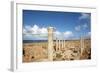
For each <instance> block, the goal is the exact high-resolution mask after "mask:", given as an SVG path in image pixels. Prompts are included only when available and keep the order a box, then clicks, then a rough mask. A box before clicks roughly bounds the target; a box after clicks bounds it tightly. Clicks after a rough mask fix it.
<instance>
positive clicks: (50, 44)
mask: <svg viewBox="0 0 100 73" xmlns="http://www.w3.org/2000/svg"><path fill="white" fill-rule="evenodd" d="M48 59H49V61H52V60H53V27H49V28H48Z"/></svg>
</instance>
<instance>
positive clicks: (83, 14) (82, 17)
mask: <svg viewBox="0 0 100 73" xmlns="http://www.w3.org/2000/svg"><path fill="white" fill-rule="evenodd" d="M88 18H90V15H89V14H87V13H82V14H81V16H80V17H79V19H80V20H81V19H88Z"/></svg>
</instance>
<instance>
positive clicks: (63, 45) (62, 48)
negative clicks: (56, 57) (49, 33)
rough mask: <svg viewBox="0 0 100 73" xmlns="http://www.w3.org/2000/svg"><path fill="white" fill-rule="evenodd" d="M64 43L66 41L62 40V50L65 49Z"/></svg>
mask: <svg viewBox="0 0 100 73" xmlns="http://www.w3.org/2000/svg"><path fill="white" fill-rule="evenodd" d="M63 41H64V40H63V39H62V41H61V42H62V49H63V48H64V42H63Z"/></svg>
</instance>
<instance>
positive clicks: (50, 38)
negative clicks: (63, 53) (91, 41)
mask: <svg viewBox="0 0 100 73" xmlns="http://www.w3.org/2000/svg"><path fill="white" fill-rule="evenodd" d="M61 45H62V46H61ZM80 45H81V55H82V52H83V50H84V39H83V38H82V37H81V39H80ZM61 48H62V49H64V48H65V40H58V39H56V51H58V50H60V49H61ZM53 50H54V47H53V27H49V28H48V59H49V61H52V60H53Z"/></svg>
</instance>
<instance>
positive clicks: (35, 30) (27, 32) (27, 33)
mask: <svg viewBox="0 0 100 73" xmlns="http://www.w3.org/2000/svg"><path fill="white" fill-rule="evenodd" d="M23 34H24V37H25V38H29V37H30V38H38V39H45V38H47V28H45V27H42V28H40V27H39V26H37V25H36V24H35V25H34V26H25V28H24V29H23Z"/></svg>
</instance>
